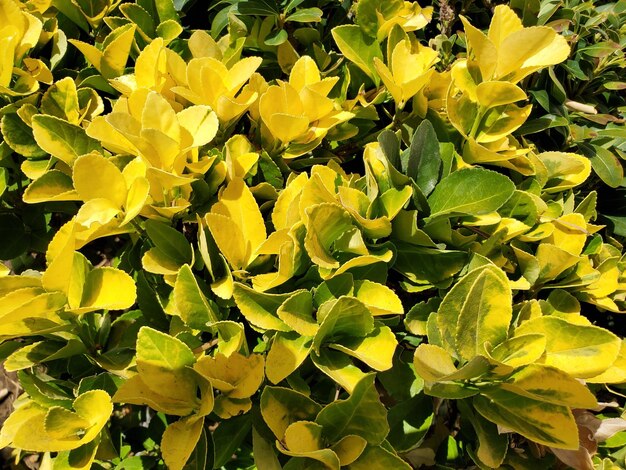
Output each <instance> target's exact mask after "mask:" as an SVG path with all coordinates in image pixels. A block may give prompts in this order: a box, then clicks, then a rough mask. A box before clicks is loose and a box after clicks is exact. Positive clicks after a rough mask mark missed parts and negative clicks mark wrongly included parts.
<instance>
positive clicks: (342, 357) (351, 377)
mask: <svg viewBox="0 0 626 470" xmlns="http://www.w3.org/2000/svg"><path fill="white" fill-rule="evenodd" d="M310 357H311V360H312V361H313V364H315V367H317V368H318V369H319V370H321V371H322V372H323V373H324V374H326V375H328V376H329V377H330V378H331V379H333V380H334V381H335V382H337V383H338V384H339V385H341V386H342V387H343V388H345V389H346V390H347V391H348V392H349V393H351V392H352V391H353V390H354V387H356V385H357V384H358V383H359V381H360V380H361V379H363V377H365V373H364V372H363V371H362V370H361V369H359V368H358V367H357V366H355V365H354V363H353V362H352V361H351V360H350V356H348V355H346V354H344V353H341V352H339V351H333V350H332V349H327V348H322V349H320V351H319V353H316V352H315V351H311V356H310Z"/></svg>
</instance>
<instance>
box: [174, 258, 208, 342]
mask: <svg viewBox="0 0 626 470" xmlns="http://www.w3.org/2000/svg"><path fill="white" fill-rule="evenodd" d="M173 295H174V303H175V305H176V310H177V311H178V313H179V314H180V317H181V318H182V319H183V321H184V322H185V323H186V324H187V325H189V326H190V327H192V328H196V329H200V330H204V331H207V329H208V328H207V327H209V326H211V325H212V324H213V323H216V322H217V321H219V318H218V310H217V305H215V303H214V302H212V301H210V300H209V299H208V298H207V297H206V296H205V295H204V293H203V292H202V289H200V285H199V284H198V280H197V279H196V277H195V276H194V274H193V272H192V271H191V268H190V267H189V265H188V264H185V265H183V267H182V268H180V271H178V276H176V282H175V283H174V293H173Z"/></svg>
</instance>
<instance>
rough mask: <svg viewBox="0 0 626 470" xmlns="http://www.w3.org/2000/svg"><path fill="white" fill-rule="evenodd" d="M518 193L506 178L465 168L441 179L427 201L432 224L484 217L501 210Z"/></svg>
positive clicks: (490, 172) (480, 170) (487, 171)
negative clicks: (461, 217) (455, 218)
mask: <svg viewBox="0 0 626 470" xmlns="http://www.w3.org/2000/svg"><path fill="white" fill-rule="evenodd" d="M514 191H515V185H514V184H513V182H512V181H511V180H510V179H509V178H507V177H506V176H504V175H501V174H500V173H496V172H495V171H490V170H484V169H482V168H464V169H461V170H458V171H455V172H453V173H451V174H450V175H449V176H446V177H445V178H444V179H442V180H441V181H440V182H439V184H438V185H437V186H436V187H435V190H434V191H433V192H432V194H431V195H430V197H429V198H428V204H429V205H430V210H431V216H430V218H429V219H430V220H434V219H435V218H438V217H441V216H447V217H452V216H454V215H461V214H466V215H483V214H488V213H490V212H493V211H496V210H498V209H499V208H500V207H501V206H502V205H503V204H504V203H505V202H506V201H507V200H508V199H509V198H510V197H511V196H512V195H513V192H514Z"/></svg>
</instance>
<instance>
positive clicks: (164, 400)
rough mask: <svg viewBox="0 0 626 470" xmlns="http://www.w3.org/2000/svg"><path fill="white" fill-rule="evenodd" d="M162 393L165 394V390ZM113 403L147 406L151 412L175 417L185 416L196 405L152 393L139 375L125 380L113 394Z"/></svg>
mask: <svg viewBox="0 0 626 470" xmlns="http://www.w3.org/2000/svg"><path fill="white" fill-rule="evenodd" d="M170 387H171V384H170ZM164 392H165V393H167V390H164ZM113 401H114V402H115V403H130V404H134V405H148V406H149V407H150V408H152V409H153V410H157V411H160V412H162V413H166V414H170V415H175V416H186V415H188V414H189V413H191V412H193V411H194V409H195V406H196V403H194V402H192V401H189V400H182V399H178V398H176V397H172V396H165V395H161V394H159V393H157V392H155V391H153V390H152V389H151V388H150V387H148V386H147V385H146V384H145V383H144V382H143V380H141V377H140V376H139V375H134V376H133V377H131V378H130V379H128V380H126V381H125V382H124V383H123V384H122V385H121V386H120V387H119V388H118V390H117V392H115V395H114V396H113Z"/></svg>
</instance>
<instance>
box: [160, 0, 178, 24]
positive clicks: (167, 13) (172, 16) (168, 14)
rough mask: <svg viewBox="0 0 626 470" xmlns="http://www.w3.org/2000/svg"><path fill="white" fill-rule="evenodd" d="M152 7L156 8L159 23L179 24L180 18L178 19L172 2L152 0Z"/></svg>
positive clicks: (170, 0)
mask: <svg viewBox="0 0 626 470" xmlns="http://www.w3.org/2000/svg"><path fill="white" fill-rule="evenodd" d="M154 5H155V6H156V9H157V13H158V15H159V20H160V21H159V22H160V23H163V22H164V21H168V20H173V21H176V22H177V23H180V18H179V17H178V13H177V12H176V9H175V8H174V2H173V1H172V0H154Z"/></svg>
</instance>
